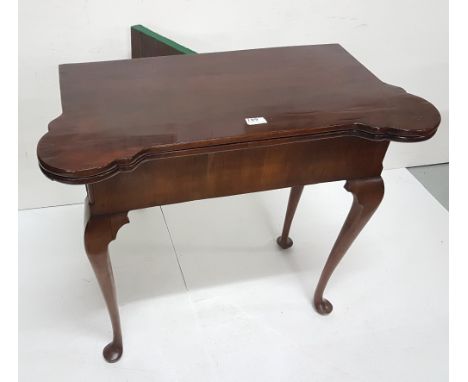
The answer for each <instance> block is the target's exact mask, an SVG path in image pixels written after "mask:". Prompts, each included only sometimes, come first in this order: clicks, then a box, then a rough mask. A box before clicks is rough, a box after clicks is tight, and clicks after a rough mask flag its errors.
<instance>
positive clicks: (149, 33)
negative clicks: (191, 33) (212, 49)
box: [131, 25, 197, 54]
mask: <svg viewBox="0 0 468 382" xmlns="http://www.w3.org/2000/svg"><path fill="white" fill-rule="evenodd" d="M131 28H132V29H134V30H136V31H138V32H141V33H143V34H145V35H146V36H148V37H151V38H153V39H155V40H157V41H160V42H162V43H163V44H166V45H169V46H170V47H171V48H174V49H175V50H177V51H178V52H180V53H182V54H197V52H195V51H193V50H191V49H189V48H186V47H185V46H183V45H180V44H177V43H176V42H175V41H172V40H170V39H168V38H167V37H164V36H161V35H160V34H158V33H156V32H153V31H152V30H151V29H148V28H146V27H145V26H143V25H132V27H131Z"/></svg>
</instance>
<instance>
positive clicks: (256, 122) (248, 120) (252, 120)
mask: <svg viewBox="0 0 468 382" xmlns="http://www.w3.org/2000/svg"><path fill="white" fill-rule="evenodd" d="M245 122H246V123H247V125H260V124H262V123H268V122H267V120H266V119H265V118H263V117H253V118H246V119H245Z"/></svg>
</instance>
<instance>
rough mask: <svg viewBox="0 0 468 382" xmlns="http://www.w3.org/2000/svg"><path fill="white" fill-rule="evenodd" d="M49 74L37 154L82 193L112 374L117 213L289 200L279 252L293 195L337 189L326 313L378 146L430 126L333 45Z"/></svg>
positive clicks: (322, 305)
mask: <svg viewBox="0 0 468 382" xmlns="http://www.w3.org/2000/svg"><path fill="white" fill-rule="evenodd" d="M134 48H135V49H136V48H138V46H136V45H135V46H134ZM134 57H135V54H134ZM140 57H141V55H140ZM59 74H60V91H61V101H62V109H63V113H62V114H61V115H60V116H59V117H58V118H56V119H55V120H53V121H52V122H51V123H50V124H49V131H48V132H47V133H46V134H45V135H44V136H43V137H42V138H41V140H40V141H39V143H38V147H37V154H38V159H39V165H40V168H41V170H42V171H43V173H44V174H45V175H46V176H47V177H49V178H50V179H52V180H56V181H59V182H63V183H67V184H75V185H85V186H86V190H87V198H86V200H85V228H84V244H85V249H86V253H87V256H88V258H89V261H90V262H91V265H92V267H93V269H94V272H95V274H96V277H97V280H98V282H99V285H100V288H101V290H102V293H103V295H104V299H105V302H106V305H107V309H108V311H109V315H110V320H111V323H112V328H113V339H112V341H111V342H110V343H109V344H108V345H107V346H106V347H105V348H104V351H103V354H104V357H105V359H106V360H107V361H109V362H115V361H117V360H118V359H119V358H120V357H121V355H122V349H123V347H122V333H121V326H120V319H119V311H118V304H117V298H116V292H115V286H114V278H113V274H112V267H111V261H110V258H109V253H108V245H109V243H110V242H111V241H112V240H113V239H115V237H116V234H117V231H118V230H119V228H120V227H121V226H122V225H124V224H125V223H128V219H127V213H128V211H131V210H135V209H140V208H147V207H152V206H161V205H165V204H171V203H178V202H186V201H191V200H197V199H204V198H214V197H220V196H227V195H236V194H243V193H250V192H256V191H265V190H274V189H279V188H285V187H290V188H291V193H290V197H289V203H288V206H287V210H286V218H285V222H284V227H283V230H282V233H281V235H280V236H279V237H278V239H277V243H278V245H279V246H280V247H281V248H284V249H286V248H289V247H291V245H292V244H293V242H292V240H291V239H290V237H289V231H290V227H291V222H292V219H293V216H294V213H295V210H296V207H297V205H298V202H299V198H300V196H301V193H302V190H303V188H304V186H305V185H310V184H316V183H321V182H333V181H339V180H345V181H346V183H345V189H346V190H347V191H349V192H350V193H351V194H352V195H353V197H354V201H353V203H352V206H351V209H350V212H349V214H348V216H347V218H346V221H345V222H344V225H343V227H342V229H341V232H340V233H339V235H338V238H337V239H336V242H335V244H334V246H333V248H332V250H331V252H330V255H329V257H328V260H327V262H326V264H325V267H324V269H323V271H322V274H321V277H320V280H319V282H318V285H317V288H316V291H315V295H314V299H313V305H314V306H315V309H316V310H317V312H318V313H320V314H324V315H325V314H329V313H330V312H331V311H332V304H331V303H330V302H329V301H328V300H327V299H325V298H324V297H323V294H324V289H325V286H326V285H327V283H328V281H329V279H330V276H331V274H332V272H333V271H334V269H335V267H336V266H337V264H338V263H339V261H340V260H341V259H342V257H343V256H344V254H345V253H346V251H347V250H348V248H349V247H350V245H351V244H352V242H353V241H354V239H355V238H356V237H357V235H358V234H359V232H360V231H361V230H362V228H363V227H364V226H365V224H366V223H367V222H368V220H369V219H370V218H371V216H372V214H373V213H374V211H375V210H376V208H377V207H378V206H379V204H380V202H381V200H382V197H383V195H384V183H383V181H382V178H381V177H380V175H381V171H382V161H383V159H384V156H385V152H386V150H387V148H388V145H389V142H390V141H400V142H418V141H423V140H426V139H429V138H430V137H432V136H433V135H434V134H435V132H436V130H437V127H438V125H439V122H440V115H439V113H438V111H437V110H436V108H435V107H434V106H433V105H432V104H430V103H429V102H427V101H425V100H424V99H422V98H419V97H417V96H414V95H411V94H408V93H407V92H406V91H404V90H403V89H401V88H399V87H395V86H391V85H388V84H386V83H384V82H382V81H381V80H379V79H378V78H377V77H376V76H375V75H374V74H372V73H371V72H370V71H369V70H367V69H366V68H365V67H364V66H363V65H362V64H360V63H359V62H358V61H357V60H356V59H355V58H354V57H353V56H352V55H351V54H349V53H348V52H347V51H346V50H345V49H344V48H342V47H341V46H340V45H338V44H330V45H315V46H296V47H282V48H267V49H253V50H244V51H234V52H221V53H207V54H184V55H180V54H179V55H176V54H175V53H174V54H171V53H170V52H169V53H168V55H164V56H161V57H149V58H139V59H131V60H121V61H108V62H92V63H80V64H67V65H61V66H60V67H59Z"/></svg>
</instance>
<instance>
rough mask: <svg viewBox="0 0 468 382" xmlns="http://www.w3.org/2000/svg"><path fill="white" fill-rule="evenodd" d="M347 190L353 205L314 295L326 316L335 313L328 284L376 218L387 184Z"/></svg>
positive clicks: (351, 184) (349, 185)
mask: <svg viewBox="0 0 468 382" xmlns="http://www.w3.org/2000/svg"><path fill="white" fill-rule="evenodd" d="M345 189H346V190H347V191H349V192H351V193H352V194H353V204H352V206H351V210H350V211H349V214H348V216H347V218H346V220H345V222H344V225H343V227H342V228H341V231H340V234H339V235H338V238H337V239H336V242H335V244H334V246H333V248H332V250H331V253H330V255H329V257H328V260H327V262H326V264H325V267H324V269H323V271H322V275H321V276H320V280H319V283H318V285H317V289H316V290H315V294H314V305H315V309H316V310H317V312H318V313H320V314H324V315H325V314H329V313H330V312H331V311H332V310H333V305H332V304H331V303H330V302H329V301H328V300H326V299H324V298H323V292H324V290H325V287H326V285H327V283H328V280H329V279H330V276H331V275H332V273H333V271H334V270H335V268H336V266H337V265H338V263H339V262H340V260H341V259H342V258H343V256H344V255H345V253H346V251H347V250H348V248H349V247H350V246H351V244H352V243H353V241H354V239H356V237H357V235H358V234H359V232H361V230H362V229H363V228H364V226H365V225H366V223H367V222H368V221H369V219H370V218H371V216H372V215H373V214H374V212H375V210H376V209H377V207H378V206H379V204H380V202H381V201H382V198H383V195H384V183H383V180H382V178H381V177H380V176H379V177H376V178H368V179H358V180H348V181H347V182H346V184H345Z"/></svg>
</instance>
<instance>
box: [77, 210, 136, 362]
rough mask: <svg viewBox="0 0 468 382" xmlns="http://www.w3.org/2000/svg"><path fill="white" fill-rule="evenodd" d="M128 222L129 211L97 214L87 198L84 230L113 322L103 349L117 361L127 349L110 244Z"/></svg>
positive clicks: (111, 358)
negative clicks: (124, 341)
mask: <svg viewBox="0 0 468 382" xmlns="http://www.w3.org/2000/svg"><path fill="white" fill-rule="evenodd" d="M126 223H128V218H127V213H119V214H112V215H96V216H93V215H92V214H91V213H90V210H89V205H88V203H87V201H86V203H85V232H84V242H85V248H86V253H87V255H88V259H89V261H90V263H91V266H92V267H93V270H94V273H95V274H96V278H97V280H98V283H99V286H100V288H101V291H102V294H103V296H104V300H105V301H106V305H107V310H108V312H109V316H110V319H111V323H112V331H113V339H112V342H110V343H109V344H108V345H107V346H106V347H105V348H104V350H103V355H104V358H105V359H106V361H107V362H117V361H118V360H119V359H120V357H121V356H122V350H123V347H122V331H121V328H120V317H119V308H118V305H117V296H116V292H115V284H114V275H113V272H112V265H111V262H110V258H109V251H108V246H109V243H110V242H111V241H112V240H114V239H115V236H116V235H117V231H118V230H119V228H120V227H122V226H123V225H124V224H126Z"/></svg>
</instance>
